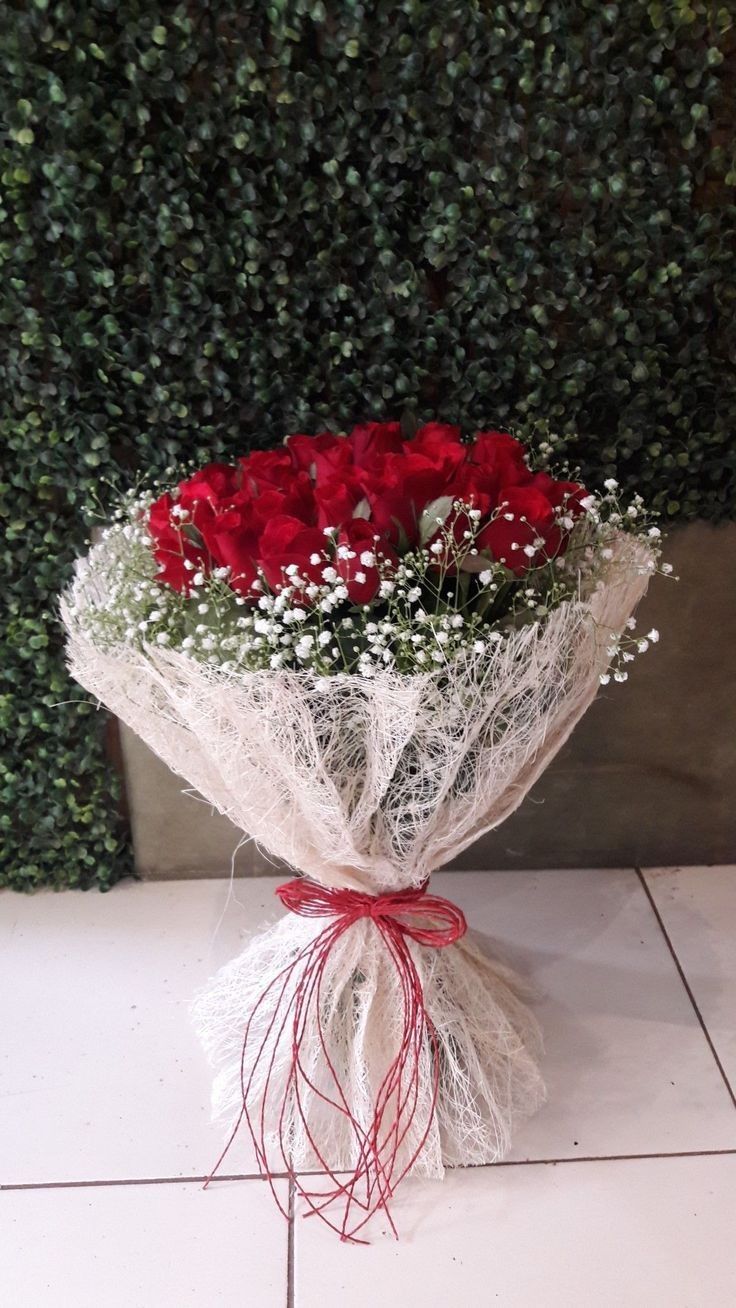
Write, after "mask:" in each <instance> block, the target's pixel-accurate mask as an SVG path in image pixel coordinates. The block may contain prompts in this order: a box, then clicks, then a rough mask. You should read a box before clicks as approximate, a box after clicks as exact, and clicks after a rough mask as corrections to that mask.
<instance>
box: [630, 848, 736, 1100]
mask: <svg viewBox="0 0 736 1308" xmlns="http://www.w3.org/2000/svg"><path fill="white" fill-rule="evenodd" d="M644 875H645V877H646V881H647V885H648V886H649V889H650V891H651V894H652V897H653V899H654V901H655V903H656V905H657V909H658V911H659V913H660V914H661V917H662V921H663V922H664V925H665V929H666V931H667V934H668V936H669V938H670V940H671V941H672V945H673V948H674V950H675V953H676V954H677V957H678V959H679V962H680V965H681V967H682V969H683V972H684V973H685V976H686V977H687V982H688V985H689V986H690V988H691V990H692V992H693V995H694V997H695V1002H696V1004H697V1005H698V1008H699V1009H700V1012H701V1014H702V1017H703V1021H704V1022H705V1025H706V1027H707V1028H708V1034H709V1035H710V1038H711V1040H712V1041H713V1044H714V1046H715V1048H716V1052H717V1053H718V1057H719V1058H720V1060H721V1063H722V1064H723V1069H724V1071H725V1073H726V1076H727V1077H728V1078H729V1080H730V1083H731V1086H732V1088H733V1089H734V1090H736V867H673V868H650V869H649V870H648V871H646V872H645V873H644Z"/></svg>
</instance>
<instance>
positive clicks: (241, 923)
mask: <svg viewBox="0 0 736 1308" xmlns="http://www.w3.org/2000/svg"><path fill="white" fill-rule="evenodd" d="M273 886H274V882H273V881H271V880H268V879H264V880H259V881H257V882H256V881H253V882H237V883H236V884H235V888H234V896H235V897H236V898H233V899H231V902H230V904H229V906H228V908H227V909H226V911H225V912H224V917H223V920H222V923H221V925H220V927H219V929H217V928H218V921H219V919H220V917H221V915H222V914H223V908H224V906H225V904H226V901H227V883H226V882H222V881H219V882H211V881H210V882H204V881H188V882H167V883H163V882H158V883H150V882H149V883H135V882H125V883H122V884H121V885H119V886H116V887H115V889H113V890H112V891H111V892H110V893H109V894H105V895H101V894H99V893H98V892H96V891H89V892H88V893H87V894H81V893H80V892H79V891H66V892H62V893H58V894H54V893H53V892H50V891H49V892H41V893H39V894H36V895H32V896H31V895H29V896H23V895H17V894H15V895H14V894H12V893H10V892H7V893H4V894H0V992H1V993H2V994H3V995H4V996H5V997H6V1002H4V1003H3V1005H2V1011H0V1101H1V1102H2V1113H0V1183H3V1182H4V1183H8V1182H35V1181H68V1180H116V1179H119V1178H131V1177H133V1178H135V1177H156V1176H179V1175H184V1176H201V1175H203V1174H206V1173H207V1172H208V1170H209V1169H210V1167H211V1166H213V1165H214V1162H215V1159H216V1157H217V1155H218V1153H219V1151H220V1147H221V1143H222V1132H221V1129H220V1128H219V1127H214V1126H212V1125H211V1124H210V1108H209V1104H210V1085H211V1075H210V1069H209V1068H208V1066H207V1064H206V1061H205V1058H204V1055H203V1053H202V1050H201V1047H200V1045H199V1042H198V1040H197V1038H196V1037H195V1035H194V1032H193V1030H192V1027H191V1023H190V1020H189V1013H188V1008H189V1004H190V1001H191V998H192V995H193V994H194V992H195V991H196V990H197V989H198V988H199V987H200V986H201V985H202V984H203V982H204V981H205V980H206V978H207V977H208V976H209V975H210V974H211V973H212V972H213V971H215V970H216V968H217V967H218V966H219V965H220V963H222V962H224V961H225V960H226V959H228V958H230V957H231V956H232V955H233V954H234V953H236V952H237V951H238V949H239V948H240V943H241V937H242V933H243V931H244V930H245V929H246V928H247V929H254V928H256V927H257V926H258V924H259V922H261V921H263V920H264V919H265V918H266V917H267V916H269V915H271V916H274V915H275V912H276V909H275V907H274V899H273ZM236 901H237V902H236ZM240 905H242V907H241V906H240ZM8 996H12V1002H11V1001H9V1000H8V999H7V997H8ZM226 1170H227V1172H228V1173H241V1172H249V1171H253V1170H255V1169H254V1165H253V1159H252V1155H251V1152H250V1150H249V1149H248V1148H247V1146H246V1143H245V1134H243V1138H242V1140H240V1141H239V1142H238V1144H237V1145H236V1146H234V1148H233V1150H232V1151H231V1153H230V1155H229V1157H228V1161H227V1167H226Z"/></svg>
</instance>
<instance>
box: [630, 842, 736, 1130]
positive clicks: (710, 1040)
mask: <svg viewBox="0 0 736 1308" xmlns="http://www.w3.org/2000/svg"><path fill="white" fill-rule="evenodd" d="M634 870H635V872H636V875H637V876H638V878H639V881H640V883H641V886H642V889H643V891H644V894H645V895H646V897H647V899H648V900H649V907H650V908H651V910H652V912H653V914H654V916H655V918H656V919H657V923H658V925H659V929H660V931H661V932H662V935H663V936H664V938H665V941H666V944H667V948H668V949H669V951H670V955H671V957H672V961H673V963H674V965H675V967H676V969H677V973H678V976H679V978H680V980H681V982H682V984H683V986H684V987H685V991H686V993H687V997H688V999H689V1000H690V1003H691V1004H692V1007H693V1010H694V1012H695V1016H696V1017H697V1019H698V1022H699V1023H700V1029H701V1031H702V1032H703V1035H704V1036H705V1039H706V1042H707V1045H708V1048H709V1049H710V1052H711V1054H712V1055H713V1061H714V1062H715V1065H716V1067H717V1068H718V1071H719V1072H720V1074H721V1078H722V1080H723V1084H724V1085H725V1087H726V1089H727V1091H728V1093H729V1096H730V1098H731V1103H732V1104H733V1106H734V1108H736V1093H735V1092H734V1088H733V1086H732V1085H731V1082H730V1081H729V1079H728V1077H727V1075H726V1069H725V1068H724V1066H723V1063H722V1062H721V1060H720V1058H719V1056H718V1051H717V1049H716V1047H715V1045H714V1043H713V1038H712V1036H711V1034H710V1031H709V1030H708V1028H707V1026H706V1024H705V1019H704V1017H703V1014H702V1013H701V1011H700V1009H699V1007H698V1004H697V1001H696V999H695V995H694V994H693V991H692V987H691V985H690V982H689V981H688V979H687V977H686V975H685V970H684V968H683V966H682V963H681V962H680V960H679V958H678V956H677V951H676V949H675V946H674V944H673V943H672V940H671V938H670V935H669V932H668V930H667V928H666V926H665V924H664V920H663V918H662V914H661V913H660V911H659V909H658V908H657V904H656V902H655V899H654V895H653V894H652V892H651V890H650V888H649V885H648V882H647V879H646V877H645V876H644V873H643V872H642V869H641V868H640V867H636V868H635V869H634Z"/></svg>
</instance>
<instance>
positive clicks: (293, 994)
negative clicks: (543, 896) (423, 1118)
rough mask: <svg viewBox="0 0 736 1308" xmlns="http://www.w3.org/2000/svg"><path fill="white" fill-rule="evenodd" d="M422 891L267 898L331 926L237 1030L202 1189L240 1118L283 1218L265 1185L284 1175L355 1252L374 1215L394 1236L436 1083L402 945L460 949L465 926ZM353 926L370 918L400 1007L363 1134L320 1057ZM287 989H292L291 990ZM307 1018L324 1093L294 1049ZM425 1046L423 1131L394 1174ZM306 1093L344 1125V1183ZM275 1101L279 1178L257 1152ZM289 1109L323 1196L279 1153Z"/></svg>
mask: <svg viewBox="0 0 736 1308" xmlns="http://www.w3.org/2000/svg"><path fill="white" fill-rule="evenodd" d="M426 891H427V883H426V882H425V883H424V885H423V886H419V887H417V888H415V889H411V890H399V891H397V892H395V893H394V894H389V895H367V894H363V893H362V892H361V891H359V890H349V889H346V888H340V889H331V888H330V887H328V886H323V885H320V884H318V883H317V882H315V881H309V880H307V879H306V878H304V877H298V878H297V879H296V880H294V881H287V882H286V883H285V884H284V885H281V886H278V887H277V889H276V894H277V895H278V897H279V899H280V900H281V902H282V904H284V906H285V907H286V908H288V909H289V910H290V911H291V912H292V913H298V914H299V915H300V916H301V917H323V918H329V919H331V920H330V922H329V923H328V925H327V926H325V927H324V929H323V930H322V931H320V933H319V934H318V935H317V936H316V937H315V939H314V940H312V941H310V942H309V944H308V945H306V946H305V947H304V949H302V950H300V951H299V952H298V953H297V954H296V956H295V957H294V959H293V960H292V961H291V962H290V963H288V964H287V966H286V967H285V968H283V969H282V971H281V972H279V973H278V975H277V976H275V977H274V978H273V980H272V981H271V982H270V984H269V985H268V986H267V987H266V989H265V990H264V991H263V993H262V994H261V996H260V998H259V999H258V1001H257V1003H256V1004H255V1006H254V1008H253V1010H252V1012H251V1014H250V1016H249V1018H248V1020H247V1022H246V1026H245V1032H244V1036H243V1047H242V1054H241V1059H240V1085H241V1091H242V1108H241V1111H240V1115H239V1117H238V1120H237V1122H236V1123H235V1126H234V1128H233V1130H232V1133H231V1135H230V1139H229V1140H228V1142H227V1144H226V1145H225V1148H224V1150H223V1152H222V1154H221V1155H220V1157H219V1159H218V1161H217V1163H216V1164H215V1167H214V1170H213V1172H212V1174H211V1176H210V1177H209V1178H208V1181H207V1183H206V1184H209V1181H210V1180H212V1177H213V1176H214V1175H215V1173H216V1172H217V1170H218V1169H219V1167H220V1164H221V1163H222V1161H223V1159H224V1158H225V1155H226V1154H227V1152H228V1150H229V1148H230V1146H231V1145H232V1143H233V1141H234V1139H235V1136H236V1135H237V1132H238V1129H239V1127H240V1125H241V1123H242V1122H243V1120H244V1119H245V1121H246V1123H247V1126H248V1129H249V1132H250V1135H251V1138H252V1140H253V1145H254V1148H255V1151H256V1157H257V1159H258V1163H259V1166H260V1167H261V1168H262V1170H263V1172H264V1173H265V1175H266V1177H267V1178H268V1181H269V1182H270V1184H271V1189H272V1191H273V1194H274V1198H275V1200H276V1203H277V1204H278V1206H279V1208H280V1209H281V1211H282V1212H283V1213H284V1216H287V1215H288V1214H287V1212H286V1210H285V1208H284V1206H283V1204H282V1202H281V1200H280V1197H279V1195H278V1193H277V1192H276V1189H275V1186H274V1178H275V1177H276V1176H277V1175H283V1174H284V1173H285V1174H286V1175H287V1176H288V1177H289V1178H290V1179H291V1180H292V1181H293V1183H294V1187H295V1190H296V1192H297V1193H298V1194H299V1195H300V1196H301V1198H302V1199H303V1200H304V1202H305V1204H306V1206H307V1209H308V1215H312V1214H314V1213H316V1214H317V1216H319V1217H321V1218H322V1220H323V1221H324V1222H326V1224H327V1225H328V1226H329V1227H330V1228H331V1229H332V1230H333V1231H335V1232H336V1234H338V1235H339V1236H340V1238H341V1239H342V1240H349V1241H352V1242H355V1243H358V1244H364V1243H366V1242H365V1241H364V1240H359V1239H358V1238H357V1234H358V1232H359V1231H360V1230H361V1229H362V1228H363V1227H364V1226H365V1225H366V1223H367V1222H368V1221H369V1220H370V1218H371V1217H372V1215H373V1214H374V1213H376V1212H378V1211H379V1210H380V1209H383V1210H384V1212H385V1213H386V1216H387V1218H388V1221H389V1224H390V1226H391V1230H392V1231H393V1233H394V1235H396V1227H395V1226H394V1223H393V1221H392V1218H391V1215H390V1213H389V1210H388V1201H389V1199H390V1198H391V1196H392V1195H393V1193H394V1191H395V1190H396V1187H397V1186H398V1185H399V1183H400V1182H401V1181H402V1180H403V1178H404V1177H405V1176H406V1174H407V1172H408V1171H410V1169H411V1168H412V1167H413V1165H414V1163H415V1162H416V1160H417V1158H418V1157H419V1155H420V1153H421V1151H422V1149H423V1148H424V1145H425V1144H426V1141H427V1138H428V1136H429V1133H430V1130H431V1129H432V1122H433V1118H434V1110H435V1107H436V1104H437V1095H438V1091H439V1077H440V1060H439V1042H438V1038H437V1032H436V1030H435V1027H434V1026H433V1024H432V1022H431V1020H430V1018H429V1016H428V1014H427V1010H426V1008H425V1005H424V992H423V989H422V982H421V979H420V976H419V973H418V971H417V968H416V964H415V963H414V959H413V958H412V955H411V950H410V949H409V945H408V943H407V942H408V940H414V941H415V942H416V943H417V944H419V945H427V946H430V947H434V948H437V949H441V948H443V947H444V946H445V945H451V944H453V943H454V941H456V940H459V939H460V937H461V936H462V935H464V934H465V931H466V929H467V926H466V922H465V918H464V916H463V914H462V912H461V911H460V909H459V908H457V907H456V905H455V904H451V903H450V901H449V900H447V899H442V898H440V896H439V895H428V894H427V893H426ZM361 918H371V920H372V921H373V922H374V923H375V926H376V930H377V931H378V932H380V935H381V938H382V940H383V943H384V945H385V947H386V949H387V951H388V954H389V957H390V958H391V960H392V962H393V964H394V967H395V968H396V974H397V977H398V980H399V986H400V993H401V997H402V1008H403V1013H402V1021H401V1028H400V1030H401V1034H400V1040H399V1047H398V1049H397V1051H396V1055H395V1057H394V1059H393V1061H392V1062H391V1064H390V1066H389V1068H388V1071H387V1072H386V1074H385V1076H384V1078H383V1081H382V1082H381V1085H380V1087H379V1089H378V1091H377V1094H376V1097H375V1103H374V1106H373V1118H372V1121H371V1123H370V1124H369V1125H368V1127H367V1129H366V1127H365V1126H362V1125H361V1124H360V1122H359V1121H358V1120H357V1119H356V1118H355V1117H354V1115H353V1113H352V1112H351V1109H350V1105H349V1104H348V1102H347V1099H346V1097H345V1093H344V1090H343V1088H342V1086H341V1084H340V1080H339V1077H338V1074H337V1071H336V1070H335V1067H334V1065H333V1063H332V1061H331V1059H330V1055H329V1053H328V1050H327V1042H326V1039H325V1029H324V1025H323V1013H324V1003H323V993H322V982H323V978H324V972H325V967H326V965H327V960H328V958H329V954H330V950H331V949H332V947H333V945H334V944H335V943H336V941H338V940H339V939H340V937H341V936H342V935H343V934H344V932H345V931H348V930H349V929H350V927H352V926H354V924H355V923H356V922H358V921H359V920H360V919H361ZM290 982H293V984H292V986H291V987H290V986H289V983H290ZM277 987H279V990H278V994H277V997H276V1002H275V1005H274V1011H273V1014H272V1016H271V1018H270V1020H269V1024H268V1027H267V1029H266V1034H265V1035H264V1036H263V1038H262V1040H261V1043H260V1046H259V1048H258V1050H257V1051H256V1053H255V1058H254V1059H253V1061H252V1063H251V1066H250V1073H249V1075H248V1077H247V1079H246V1056H247V1054H248V1052H249V1041H250V1033H251V1027H252V1025H253V1021H254V1018H255V1017H256V1014H257V1013H258V1011H259V1009H260V1008H261V1006H262V1005H263V1004H265V1003H266V1002H267V1001H268V999H269V998H270V996H271V993H272V991H273V990H275V989H276V988H277ZM310 1015H311V1017H312V1022H313V1025H314V1027H316V1030H317V1033H318V1039H319V1041H320V1044H321V1047H322V1053H323V1056H324V1062H325V1067H326V1069H327V1072H328V1075H329V1083H330V1090H329V1091H327V1092H326V1091H325V1090H323V1089H320V1088H319V1087H318V1086H316V1085H315V1084H314V1081H313V1080H311V1078H310V1076H309V1073H308V1072H307V1070H306V1069H305V1067H304V1065H303V1061H302V1043H303V1041H304V1039H305V1031H306V1028H307V1024H308V1022H309V1018H310ZM425 1041H426V1042H428V1045H429V1053H430V1063H431V1068H432V1073H431V1074H432V1086H431V1095H430V1104H429V1112H428V1113H427V1124H426V1127H425V1128H424V1131H423V1134H422V1136H421V1138H420V1140H419V1142H418V1144H417V1145H416V1147H415V1148H414V1150H413V1152H412V1154H411V1156H410V1157H409V1159H408V1160H407V1161H405V1162H404V1163H403V1164H402V1165H401V1168H400V1170H399V1166H400V1165H399V1161H398V1160H399V1153H400V1150H401V1145H402V1143H403V1141H404V1139H405V1137H406V1135H407V1133H408V1131H409V1130H410V1128H411V1125H412V1122H413V1121H414V1118H415V1115H416V1112H417V1105H418V1099H419V1070H420V1061H421V1056H422V1052H423V1050H424V1048H425ZM282 1042H286V1047H287V1049H288V1048H289V1046H290V1048H291V1064H290V1067H289V1071H288V1075H287V1079H286V1085H285V1086H284V1085H282V1087H281V1088H280V1089H279V1088H278V1086H272V1078H274V1065H275V1063H276V1061H277V1053H278V1050H279V1048H280V1047H282ZM264 1067H265V1069H266V1078H265V1085H264V1089H263V1094H262V1096H261V1098H260V1105H259V1107H258V1110H257V1111H256V1112H255V1115H253V1114H252V1112H251V1108H250V1106H249V1100H250V1098H251V1087H252V1084H253V1080H254V1077H255V1074H256V1072H257V1071H258V1070H259V1069H260V1070H263V1068H264ZM281 1075H283V1073H282V1074H281ZM305 1091H309V1092H312V1093H313V1094H314V1095H316V1096H317V1097H318V1098H319V1099H321V1100H322V1102H323V1104H325V1105H326V1106H327V1108H329V1109H334V1111H335V1112H336V1113H339V1114H340V1115H341V1116H342V1117H343V1118H344V1119H345V1120H346V1121H347V1122H348V1124H349V1126H350V1129H351V1132H352V1135H353V1138H354V1141H355V1147H356V1152H357V1163H356V1165H355V1169H354V1171H353V1172H352V1173H351V1174H350V1175H348V1176H345V1174H344V1173H341V1174H340V1175H338V1173H337V1172H335V1171H334V1170H333V1169H332V1168H331V1167H330V1166H329V1164H328V1163H327V1161H326V1159H325V1158H324V1157H323V1155H322V1154H321V1153H320V1147H319V1142H318V1141H317V1140H315V1139H314V1137H313V1135H312V1133H311V1130H310V1127H309V1123H308V1121H307V1118H306V1115H305V1112H304V1106H303V1096H304V1092H305ZM275 1094H279V1095H280V1097H281V1105H280V1108H279V1109H278V1138H279V1145H280V1152H281V1159H282V1162H283V1168H281V1169H275V1168H273V1167H271V1166H270V1165H269V1160H268V1157H267V1146H266V1134H267V1132H266V1117H267V1110H268V1109H269V1107H273V1103H272V1100H273V1097H274V1095H275ZM292 1107H293V1111H294V1112H295V1113H296V1115H297V1117H298V1118H299V1119H300V1121H301V1124H302V1126H303V1128H304V1132H305V1134H306V1137H307V1139H308V1141H309V1143H310V1145H311V1147H312V1149H313V1150H314V1154H315V1157H316V1158H317V1160H318V1164H319V1167H320V1169H321V1172H322V1173H324V1174H325V1176H326V1177H327V1178H328V1180H329V1182H330V1183H331V1188H330V1189H328V1190H327V1191H325V1190H320V1191H309V1190H307V1189H305V1188H304V1185H303V1184H302V1183H301V1182H300V1180H299V1178H298V1177H297V1175H296V1173H295V1172H294V1169H293V1166H292V1163H291V1160H290V1158H289V1157H288V1153H287V1141H286V1140H285V1139H284V1131H285V1125H286V1119H287V1115H288V1111H289V1109H290V1108H292ZM337 1201H342V1219H341V1221H340V1222H339V1224H338V1222H337V1221H333V1220H332V1219H331V1217H330V1216H329V1215H328V1213H327V1212H326V1209H328V1208H330V1207H331V1206H332V1205H333V1204H335V1203H336V1202H337ZM356 1210H357V1211H356Z"/></svg>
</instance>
